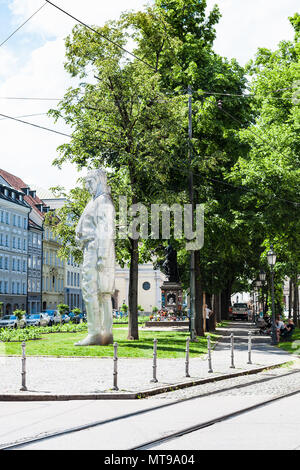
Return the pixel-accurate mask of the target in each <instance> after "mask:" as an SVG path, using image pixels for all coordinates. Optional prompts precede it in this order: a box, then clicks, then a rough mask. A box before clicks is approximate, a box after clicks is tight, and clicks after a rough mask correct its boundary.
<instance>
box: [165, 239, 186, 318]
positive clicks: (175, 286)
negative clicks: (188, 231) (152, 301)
mask: <svg viewBox="0 0 300 470" xmlns="http://www.w3.org/2000/svg"><path fill="white" fill-rule="evenodd" d="M162 269H163V272H164V273H165V275H166V276H167V278H168V280H167V281H164V283H163V285H162V286H161V294H162V303H161V305H162V309H163V310H167V311H168V312H170V311H173V312H174V313H175V314H180V313H181V309H182V286H181V283H180V279H179V274H178V266H177V252H176V251H175V250H174V248H173V247H172V246H171V245H169V246H168V247H167V249H166V260H165V262H164V263H163V265H162Z"/></svg>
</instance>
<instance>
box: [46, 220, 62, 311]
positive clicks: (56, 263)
mask: <svg viewBox="0 0 300 470" xmlns="http://www.w3.org/2000/svg"><path fill="white" fill-rule="evenodd" d="M60 246H61V245H60V243H59V241H58V239H57V237H55V236H54V235H53V233H52V231H51V230H50V229H49V228H45V229H44V236H43V280H42V309H43V310H56V307H57V305H58V304H62V303H64V298H65V296H64V288H65V283H64V273H65V262H64V261H63V260H62V259H60V258H59V256H58V250H59V248H60Z"/></svg>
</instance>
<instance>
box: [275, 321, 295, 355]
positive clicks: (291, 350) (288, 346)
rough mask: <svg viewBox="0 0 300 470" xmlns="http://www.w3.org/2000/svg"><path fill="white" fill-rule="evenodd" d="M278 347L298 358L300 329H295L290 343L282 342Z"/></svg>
mask: <svg viewBox="0 0 300 470" xmlns="http://www.w3.org/2000/svg"><path fill="white" fill-rule="evenodd" d="M278 347H279V348H281V349H284V351H288V352H289V353H291V354H297V355H298V356H300V328H295V331H294V333H293V338H292V341H283V342H282V343H279V344H278Z"/></svg>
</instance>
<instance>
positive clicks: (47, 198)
mask: <svg viewBox="0 0 300 470" xmlns="http://www.w3.org/2000/svg"><path fill="white" fill-rule="evenodd" d="M35 188H36V190H37V191H38V194H39V196H40V198H41V199H42V200H43V202H44V204H46V205H47V206H48V207H50V209H51V210H53V211H55V210H57V209H61V208H62V207H63V206H64V204H66V202H67V200H66V199H65V198H55V197H53V195H52V194H51V193H49V191H46V190H44V189H42V188H39V187H35ZM63 265H64V281H63V284H64V289H63V297H64V300H63V303H65V304H67V305H69V307H70V310H73V308H80V310H81V311H84V310H85V309H84V304H83V301H82V293H81V267H80V266H79V265H78V264H77V263H75V261H74V259H73V256H70V257H69V259H68V260H67V261H64V262H63Z"/></svg>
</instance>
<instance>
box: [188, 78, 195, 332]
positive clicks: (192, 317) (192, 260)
mask: <svg viewBox="0 0 300 470" xmlns="http://www.w3.org/2000/svg"><path fill="white" fill-rule="evenodd" d="M188 95H189V158H188V161H189V198H190V203H191V205H192V228H193V225H194V224H193V222H194V175H193V170H192V88H191V86H190V85H188ZM195 284H196V283H195V251H194V250H192V251H191V258H190V337H191V341H195Z"/></svg>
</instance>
